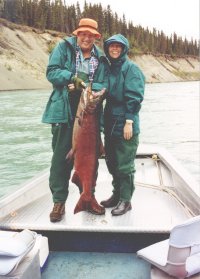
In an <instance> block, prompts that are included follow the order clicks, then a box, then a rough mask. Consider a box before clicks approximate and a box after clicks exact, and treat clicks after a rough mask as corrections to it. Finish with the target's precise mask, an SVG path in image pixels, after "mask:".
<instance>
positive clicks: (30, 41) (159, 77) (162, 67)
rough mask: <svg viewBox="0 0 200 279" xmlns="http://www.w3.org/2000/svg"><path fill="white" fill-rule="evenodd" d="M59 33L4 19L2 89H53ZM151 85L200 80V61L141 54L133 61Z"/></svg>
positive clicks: (0, 36)
mask: <svg viewBox="0 0 200 279" xmlns="http://www.w3.org/2000/svg"><path fill="white" fill-rule="evenodd" d="M61 37H62V35H61V34H59V33H56V32H47V31H46V32H43V33H42V32H39V30H35V29H33V28H30V27H27V26H20V25H15V24H13V23H9V22H7V21H5V20H3V19H0V90H14V89H36V88H50V87H51V84H50V83H49V82H48V81H47V80H46V77H45V71H46V66H47V63H48V57H49V51H48V50H49V48H50V47H51V44H54V43H56V42H57V41H59V40H61ZM133 60H134V61H135V62H136V63H137V64H138V65H139V67H140V68H141V69H142V70H143V72H144V74H145V76H146V81H147V82H172V81H184V80H200V72H199V59H198V58H193V57H189V58H173V59H172V58H171V57H167V56H157V57H155V56H153V55H141V56H135V57H134V59H133Z"/></svg>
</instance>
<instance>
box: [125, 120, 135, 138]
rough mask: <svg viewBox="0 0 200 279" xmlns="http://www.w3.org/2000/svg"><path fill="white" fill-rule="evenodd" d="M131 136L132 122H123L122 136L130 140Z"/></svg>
mask: <svg viewBox="0 0 200 279" xmlns="http://www.w3.org/2000/svg"><path fill="white" fill-rule="evenodd" d="M132 136H133V125H132V123H127V122H126V123H125V125H124V138H125V140H130V139H131V138H132Z"/></svg>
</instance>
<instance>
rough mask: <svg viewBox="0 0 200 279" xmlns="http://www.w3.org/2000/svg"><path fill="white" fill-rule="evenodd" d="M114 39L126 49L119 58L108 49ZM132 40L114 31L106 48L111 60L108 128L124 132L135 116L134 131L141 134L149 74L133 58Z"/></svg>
mask: <svg viewBox="0 0 200 279" xmlns="http://www.w3.org/2000/svg"><path fill="white" fill-rule="evenodd" d="M111 43H121V44H122V45H123V51H122V53H121V55H120V57H119V58H117V59H112V58H111V57H110V56H109V53H108V47H109V45H110V44H111ZM128 49H129V43H128V40H127V39H126V38H125V37H124V36H123V35H121V34H117V35H114V36H112V37H110V38H109V39H107V40H106V41H105V43H104V51H105V54H106V56H107V57H108V59H109V60H110V63H111V66H110V71H111V72H110V77H109V88H108V94H107V97H106V106H105V110H104V126H105V132H107V133H108V134H110V135H114V136H120V137H122V136H123V128H124V125H125V122H126V119H130V120H133V133H134V134H139V132H140V127H139V111H140V108H141V102H142V101H143V96H144V88H145V77H144V75H143V73H142V71H141V70H140V69H139V67H138V66H137V65H136V64H135V63H133V62H132V61H131V60H129V58H128V56H127V53H128Z"/></svg>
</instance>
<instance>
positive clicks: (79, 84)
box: [71, 76, 86, 91]
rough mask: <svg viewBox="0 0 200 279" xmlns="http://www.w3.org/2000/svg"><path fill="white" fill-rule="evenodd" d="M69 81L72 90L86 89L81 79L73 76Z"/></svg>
mask: <svg viewBox="0 0 200 279" xmlns="http://www.w3.org/2000/svg"><path fill="white" fill-rule="evenodd" d="M71 81H72V83H73V84H74V89H75V90H79V91H81V90H82V89H85V88H86V84H85V82H84V81H83V80H82V79H80V78H78V77H75V76H73V77H72V79H71Z"/></svg>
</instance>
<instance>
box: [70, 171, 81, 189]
mask: <svg viewBox="0 0 200 279" xmlns="http://www.w3.org/2000/svg"><path fill="white" fill-rule="evenodd" d="M72 182H73V183H74V184H76V186H78V188H79V191H80V193H82V189H83V187H82V184H81V180H80V177H79V175H78V173H77V172H76V171H75V172H74V174H73V176H72Z"/></svg>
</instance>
